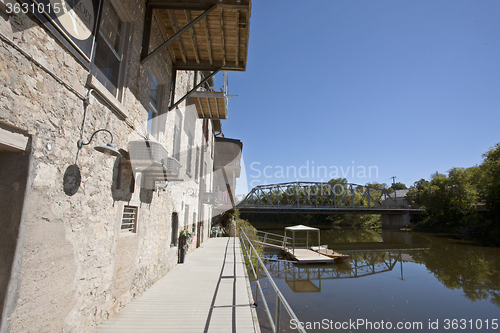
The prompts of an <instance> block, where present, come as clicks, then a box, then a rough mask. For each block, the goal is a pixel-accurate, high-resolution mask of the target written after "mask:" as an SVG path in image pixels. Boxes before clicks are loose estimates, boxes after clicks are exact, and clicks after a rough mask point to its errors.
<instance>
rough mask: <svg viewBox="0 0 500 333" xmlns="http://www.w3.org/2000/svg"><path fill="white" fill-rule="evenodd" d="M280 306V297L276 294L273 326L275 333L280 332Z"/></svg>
mask: <svg viewBox="0 0 500 333" xmlns="http://www.w3.org/2000/svg"><path fill="white" fill-rule="evenodd" d="M280 305H281V301H280V295H279V294H278V293H276V317H275V324H274V327H275V332H279V331H280Z"/></svg>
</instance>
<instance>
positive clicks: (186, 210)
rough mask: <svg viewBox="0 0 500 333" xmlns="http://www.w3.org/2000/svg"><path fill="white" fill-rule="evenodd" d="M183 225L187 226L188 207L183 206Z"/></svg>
mask: <svg viewBox="0 0 500 333" xmlns="http://www.w3.org/2000/svg"><path fill="white" fill-rule="evenodd" d="M184 225H185V226H186V227H187V226H188V225H189V205H185V206H184Z"/></svg>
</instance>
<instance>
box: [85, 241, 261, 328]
mask: <svg viewBox="0 0 500 333" xmlns="http://www.w3.org/2000/svg"><path fill="white" fill-rule="evenodd" d="M247 286H249V284H248V278H247V276H246V271H245V264H244V261H243V257H242V255H241V247H240V242H239V239H238V238H233V237H231V238H229V237H220V238H210V239H208V240H207V241H205V242H204V243H202V247H200V248H198V249H196V250H195V251H193V252H192V253H191V254H189V255H188V256H187V257H186V260H185V262H184V264H178V265H177V266H175V267H174V268H173V269H172V270H171V271H170V272H169V273H168V274H167V275H165V276H164V277H163V278H162V279H160V280H159V281H158V282H157V283H155V284H154V285H153V286H152V287H151V288H150V289H148V290H147V291H146V292H144V294H142V295H141V296H139V297H137V298H135V299H133V300H132V301H131V302H130V303H129V304H127V305H126V306H125V307H124V308H123V309H122V310H121V311H120V312H119V313H118V314H116V315H115V316H113V317H111V318H110V319H109V320H107V321H105V322H103V323H102V324H101V325H99V326H98V327H97V329H96V331H95V332H97V333H111V332H120V333H122V332H123V333H127V332H134V333H139V332H147V333H155V332H162V333H164V332H176V333H180V332H189V333H195V332H210V333H212V332H214V333H223V332H233V333H234V332H237V333H245V332H248V333H255V332H257V333H259V332H260V329H259V328H258V324H255V327H254V320H253V318H256V315H255V311H253V309H251V308H250V301H249V293H248V289H247ZM254 316H255V317H254Z"/></svg>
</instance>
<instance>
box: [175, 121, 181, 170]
mask: <svg viewBox="0 0 500 333" xmlns="http://www.w3.org/2000/svg"><path fill="white" fill-rule="evenodd" d="M181 123H182V120H181V117H180V115H179V113H176V114H175V127H174V147H173V156H174V158H175V159H176V160H177V162H180V153H181Z"/></svg>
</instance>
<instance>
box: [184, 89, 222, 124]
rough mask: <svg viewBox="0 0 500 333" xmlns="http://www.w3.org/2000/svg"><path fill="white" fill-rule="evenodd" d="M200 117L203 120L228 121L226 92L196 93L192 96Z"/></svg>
mask: <svg viewBox="0 0 500 333" xmlns="http://www.w3.org/2000/svg"><path fill="white" fill-rule="evenodd" d="M190 97H191V99H192V100H193V102H194V104H195V106H196V110H197V111H198V117H199V118H203V119H227V97H226V94H225V93H224V92H217V91H195V92H193V93H192V94H191V96H190Z"/></svg>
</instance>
